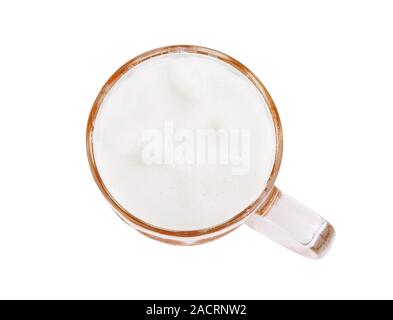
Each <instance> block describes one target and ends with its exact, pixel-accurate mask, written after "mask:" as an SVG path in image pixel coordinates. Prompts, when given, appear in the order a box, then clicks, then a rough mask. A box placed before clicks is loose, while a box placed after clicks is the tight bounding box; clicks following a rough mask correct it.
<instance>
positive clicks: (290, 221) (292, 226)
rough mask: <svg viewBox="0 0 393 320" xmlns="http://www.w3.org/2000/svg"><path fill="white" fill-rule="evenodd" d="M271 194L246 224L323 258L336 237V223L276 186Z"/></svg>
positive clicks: (307, 254)
mask: <svg viewBox="0 0 393 320" xmlns="http://www.w3.org/2000/svg"><path fill="white" fill-rule="evenodd" d="M271 194H272V195H271V197H270V201H269V204H268V205H267V207H266V206H264V207H263V208H262V209H261V210H256V212H255V213H253V214H252V215H251V216H250V217H249V218H248V220H247V221H246V224H247V225H249V226H250V227H251V228H253V229H255V230H256V231H258V232H260V233H262V234H263V235H265V236H266V237H268V238H270V239H271V240H273V241H275V242H277V243H278V244H280V245H282V246H284V247H286V248H288V249H290V250H292V251H294V252H296V253H298V254H300V255H302V256H305V257H308V258H312V259H320V258H322V257H323V256H324V255H325V254H326V253H327V252H328V251H329V249H330V247H331V245H332V243H333V240H334V236H335V231H334V228H333V227H332V225H331V224H330V223H329V222H327V221H326V220H325V219H323V218H322V217H320V216H319V215H317V214H316V213H314V212H313V211H311V210H310V209H308V208H307V207H305V206H304V205H302V204H301V203H299V202H298V201H296V200H295V199H292V198H291V197H289V196H288V195H286V194H285V193H283V192H281V191H280V190H279V189H277V188H276V187H274V189H273V190H272V193H271Z"/></svg>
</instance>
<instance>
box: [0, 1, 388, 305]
mask: <svg viewBox="0 0 393 320" xmlns="http://www.w3.org/2000/svg"><path fill="white" fill-rule="evenodd" d="M392 16H393V6H392V3H391V1H359V0H358V1H324V2H322V1H312V0H310V1H269V2H266V1H229V0H226V1H202V0H199V1H193V2H192V1H147V0H145V1H114V0H113V1H97V0H95V1H63V2H59V1H2V2H1V4H0V58H1V59H0V88H1V89H0V99H1V100H0V108H1V109H0V111H1V113H0V139H1V140H0V141H1V149H0V150H1V151H0V152H1V158H0V164H1V166H0V194H1V201H0V298H42V299H43V298H51V299H52V298H55V299H57V298H77V299H79V298H120V299H123V298H127V299H143V298H161V299H171V298H217V299H225V298H251V299H275V298H299V299H306V298H307V299H319V298H338V299H340V298H393V289H392V288H393V250H392V244H393V237H392V225H393V205H392V197H393V195H392V186H393V185H392V181H393V171H392V163H393V150H392V136H393V125H392V117H393V95H392V93H393V91H392V85H393V59H392V57H393V41H392V39H393V19H392ZM169 44H198V45H202V46H207V47H212V48H214V49H217V50H220V51H223V52H225V53H227V54H229V55H231V56H233V57H235V58H236V59H238V60H239V61H241V62H243V63H244V64H245V65H246V66H248V67H249V68H250V69H251V70H253V71H254V72H255V73H256V74H257V75H258V77H260V79H261V80H262V81H263V82H264V84H265V85H266V87H267V88H268V90H269V91H270V93H271V95H272V96H273V99H274V100H275V102H276V104H277V107H278V109H279V112H280V115H281V120H282V124H283V128H284V144H285V146H284V158H283V163H282V168H281V171H280V174H279V177H278V180H277V185H278V186H279V187H280V188H282V189H283V190H284V191H285V192H287V193H289V194H291V195H292V196H293V197H295V198H297V199H298V200H300V201H302V202H304V203H305V204H307V205H308V206H309V207H310V208H312V209H314V210H315V211H317V212H318V213H320V214H321V215H323V216H324V217H325V218H327V219H328V220H330V221H331V222H332V223H333V224H334V225H335V227H336V229H337V239H336V243H335V246H334V247H333V250H332V251H331V252H330V254H329V255H328V256H327V257H325V258H324V259H323V260H320V261H313V260H308V259H305V258H302V257H300V256H297V255H295V254H293V253H291V252H289V251H287V250H286V249H283V248H281V247H280V246H278V245H275V244H274V243H272V242H270V241H269V240H267V239H265V238H264V237H262V236H260V235H259V234H257V233H256V232H254V231H253V230H251V229H249V228H248V227H246V226H243V227H242V228H240V229H238V230H236V231H235V232H233V233H232V234H230V235H228V236H226V237H224V238H223V239H221V240H218V241H215V242H212V243H209V244H206V245H203V246H197V247H174V246H169V245H165V244H162V243H159V242H156V241H152V240H150V239H148V238H146V237H143V236H141V235H140V234H139V233H137V232H136V231H134V230H133V229H131V228H130V227H128V226H127V225H126V224H124V223H123V222H122V221H121V220H120V219H119V218H118V217H117V216H116V215H115V214H114V213H113V211H112V210H111V209H110V207H109V205H108V204H107V203H106V200H105V199H104V198H103V197H102V195H101V194H100V192H99V191H98V188H97V187H96V185H95V183H94V181H93V179H92V177H91V174H90V171H89V167H88V164H87V160H86V154H85V125H86V121H87V117H88V114H89V111H90V107H91V105H92V103H93V101H94V99H95V97H96V95H97V93H98V91H99V89H100V88H101V86H102V85H103V83H104V82H105V81H106V80H107V78H108V77H109V76H110V75H111V74H112V73H113V72H114V71H115V70H116V69H117V68H118V67H119V66H120V65H122V64H123V63H124V62H126V61H127V60H129V59H131V58H132V57H134V56H135V55H137V54H140V53H142V52H144V51H147V50H149V49H153V48H156V47H160V46H164V45H169ZM152 201H154V199H152Z"/></svg>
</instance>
